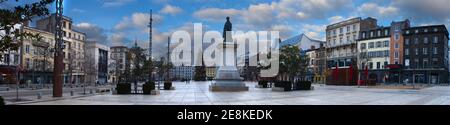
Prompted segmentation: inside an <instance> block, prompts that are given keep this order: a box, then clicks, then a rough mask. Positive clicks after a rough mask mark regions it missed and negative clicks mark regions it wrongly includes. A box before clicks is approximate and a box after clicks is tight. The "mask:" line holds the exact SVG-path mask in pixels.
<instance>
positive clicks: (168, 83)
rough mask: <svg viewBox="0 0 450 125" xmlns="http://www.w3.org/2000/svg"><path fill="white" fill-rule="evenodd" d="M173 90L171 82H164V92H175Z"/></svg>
mask: <svg viewBox="0 0 450 125" xmlns="http://www.w3.org/2000/svg"><path fill="white" fill-rule="evenodd" d="M173 89H175V88H173ZM173 89H172V82H170V81H166V82H164V90H173Z"/></svg>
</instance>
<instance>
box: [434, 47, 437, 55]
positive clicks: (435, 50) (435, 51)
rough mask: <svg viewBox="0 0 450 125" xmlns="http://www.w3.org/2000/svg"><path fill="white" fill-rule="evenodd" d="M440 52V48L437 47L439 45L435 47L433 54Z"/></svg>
mask: <svg viewBox="0 0 450 125" xmlns="http://www.w3.org/2000/svg"><path fill="white" fill-rule="evenodd" d="M437 53H438V49H437V47H433V54H435V55H436V54H437Z"/></svg>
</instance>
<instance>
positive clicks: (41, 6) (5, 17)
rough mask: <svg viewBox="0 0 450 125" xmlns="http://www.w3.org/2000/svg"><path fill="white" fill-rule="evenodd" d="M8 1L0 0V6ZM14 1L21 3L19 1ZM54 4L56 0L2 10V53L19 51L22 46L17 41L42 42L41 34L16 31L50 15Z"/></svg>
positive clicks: (0, 43)
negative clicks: (28, 23)
mask: <svg viewBox="0 0 450 125" xmlns="http://www.w3.org/2000/svg"><path fill="white" fill-rule="evenodd" d="M7 1H8V0H0V4H3V3H5V2H7ZM14 1H15V2H19V0H14ZM53 2H54V0H41V1H39V2H34V3H29V4H24V5H20V6H15V7H13V8H1V9H0V17H1V18H0V31H4V34H0V52H5V51H8V50H17V49H18V48H19V46H20V45H21V44H20V43H19V42H16V41H17V40H19V41H22V40H24V39H35V40H36V41H41V39H42V37H40V35H39V34H31V33H25V32H21V31H20V30H19V29H16V28H15V26H17V25H18V24H21V23H24V22H29V21H32V19H33V18H36V17H41V16H46V15H49V9H48V7H49V5H50V4H51V3H53ZM0 58H1V55H0Z"/></svg>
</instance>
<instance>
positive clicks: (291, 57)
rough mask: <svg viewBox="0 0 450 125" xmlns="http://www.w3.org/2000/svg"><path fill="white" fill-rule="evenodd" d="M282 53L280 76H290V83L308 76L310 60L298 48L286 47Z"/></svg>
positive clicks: (282, 49)
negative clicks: (297, 78) (298, 77)
mask: <svg viewBox="0 0 450 125" xmlns="http://www.w3.org/2000/svg"><path fill="white" fill-rule="evenodd" d="M280 51H281V52H280V74H284V75H288V77H289V81H294V78H295V77H296V76H302V75H305V74H306V72H307V67H308V65H309V63H308V60H309V59H308V57H307V56H306V55H305V54H301V50H300V49H299V48H298V47H297V46H284V47H282V48H281V50H280Z"/></svg>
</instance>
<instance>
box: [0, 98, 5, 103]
mask: <svg viewBox="0 0 450 125" xmlns="http://www.w3.org/2000/svg"><path fill="white" fill-rule="evenodd" d="M0 105H5V100H4V99H3V97H2V96H0Z"/></svg>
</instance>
